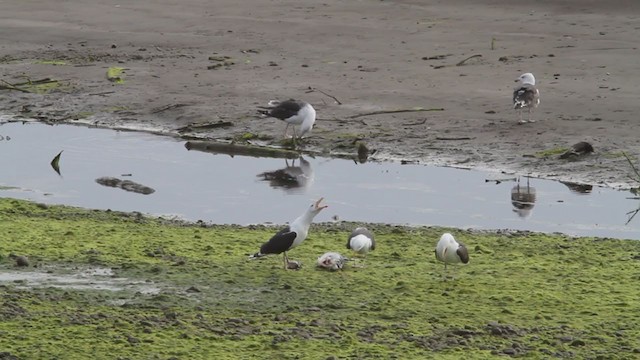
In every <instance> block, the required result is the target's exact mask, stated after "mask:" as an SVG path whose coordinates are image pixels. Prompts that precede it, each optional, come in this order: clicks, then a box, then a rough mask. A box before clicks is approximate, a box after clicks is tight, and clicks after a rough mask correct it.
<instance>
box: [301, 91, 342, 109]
mask: <svg viewBox="0 0 640 360" xmlns="http://www.w3.org/2000/svg"><path fill="white" fill-rule="evenodd" d="M314 91H317V92H319V93H321V94H323V95H325V96H328V97H330V98H332V99H333V100H334V101H335V102H336V103H338V105H342V102H341V101H340V100H338V98H337V97H335V96H333V95H331V94H328V93H326V92H324V91H322V90H320V89H318V88H314V87H311V86H309V91H307V92H308V93H310V92H314Z"/></svg>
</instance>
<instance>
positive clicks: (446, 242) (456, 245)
mask: <svg viewBox="0 0 640 360" xmlns="http://www.w3.org/2000/svg"><path fill="white" fill-rule="evenodd" d="M436 259H438V260H440V261H442V262H444V277H445V279H446V276H447V264H456V263H463V264H467V263H468V262H469V252H468V251H467V247H466V246H465V245H464V244H463V243H462V242H459V241H456V239H455V238H454V237H453V235H451V234H449V233H444V234H442V236H441V237H440V241H438V244H437V245H436Z"/></svg>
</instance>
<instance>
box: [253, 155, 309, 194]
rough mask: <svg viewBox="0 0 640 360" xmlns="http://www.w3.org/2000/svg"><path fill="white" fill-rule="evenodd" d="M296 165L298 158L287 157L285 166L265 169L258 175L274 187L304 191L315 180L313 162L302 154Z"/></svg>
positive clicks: (294, 191)
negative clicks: (271, 169)
mask: <svg viewBox="0 0 640 360" xmlns="http://www.w3.org/2000/svg"><path fill="white" fill-rule="evenodd" d="M297 160H298V165H296V159H293V160H291V164H289V160H288V159H285V160H284V164H285V167H284V168H281V169H277V170H273V171H265V172H262V173H260V174H258V175H257V176H258V177H259V178H261V180H262V181H268V182H269V185H270V186H271V187H272V188H274V189H275V188H281V189H282V190H284V191H285V192H286V193H289V194H291V193H304V192H306V190H307V189H308V188H309V186H311V184H312V183H313V181H314V174H313V168H312V167H311V163H310V162H309V161H307V160H306V159H305V158H303V157H302V156H300V157H299V158H298V159H297Z"/></svg>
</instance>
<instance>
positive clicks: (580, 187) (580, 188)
mask: <svg viewBox="0 0 640 360" xmlns="http://www.w3.org/2000/svg"><path fill="white" fill-rule="evenodd" d="M560 182H561V183H562V184H564V186H566V187H568V188H569V190H571V191H572V192H575V193H578V194H590V193H591V190H593V185H589V184H578V183H572V182H566V181H560Z"/></svg>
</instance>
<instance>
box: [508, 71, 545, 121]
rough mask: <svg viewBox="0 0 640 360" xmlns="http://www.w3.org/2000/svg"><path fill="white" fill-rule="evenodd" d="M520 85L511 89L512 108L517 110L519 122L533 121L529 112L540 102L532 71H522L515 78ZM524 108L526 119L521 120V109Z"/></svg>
mask: <svg viewBox="0 0 640 360" xmlns="http://www.w3.org/2000/svg"><path fill="white" fill-rule="evenodd" d="M518 81H519V82H520V86H518V87H516V88H515V89H514V90H513V108H514V109H516V110H517V111H518V115H519V116H520V121H519V123H520V124H524V123H527V122H534V121H535V120H532V119H531V112H532V111H533V109H535V108H536V107H538V105H539V104H540V91H539V90H538V88H537V87H536V78H535V77H534V76H533V74H532V73H524V74H522V75H520V77H519V78H517V79H516V82H518ZM524 108H526V109H527V113H528V120H526V121H525V120H522V109H524Z"/></svg>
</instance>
